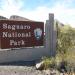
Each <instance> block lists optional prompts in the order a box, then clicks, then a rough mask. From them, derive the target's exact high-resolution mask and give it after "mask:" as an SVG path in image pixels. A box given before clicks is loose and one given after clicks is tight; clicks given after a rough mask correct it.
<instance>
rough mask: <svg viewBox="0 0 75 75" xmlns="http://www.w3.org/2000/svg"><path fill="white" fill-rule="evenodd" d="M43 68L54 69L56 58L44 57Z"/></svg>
mask: <svg viewBox="0 0 75 75" xmlns="http://www.w3.org/2000/svg"><path fill="white" fill-rule="evenodd" d="M42 60H43V66H44V69H48V68H54V66H55V58H54V57H43V59H42Z"/></svg>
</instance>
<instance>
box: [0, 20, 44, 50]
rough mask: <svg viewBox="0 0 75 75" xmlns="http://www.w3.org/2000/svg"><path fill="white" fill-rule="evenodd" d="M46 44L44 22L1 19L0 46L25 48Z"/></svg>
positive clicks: (2, 47) (4, 47) (3, 47)
mask: <svg viewBox="0 0 75 75" xmlns="http://www.w3.org/2000/svg"><path fill="white" fill-rule="evenodd" d="M43 45H44V23H43V22H34V21H13V20H0V48H1V49H8V48H23V47H34V46H43Z"/></svg>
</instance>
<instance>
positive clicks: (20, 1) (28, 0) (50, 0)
mask: <svg viewBox="0 0 75 75" xmlns="http://www.w3.org/2000/svg"><path fill="white" fill-rule="evenodd" d="M49 13H54V18H55V19H57V20H58V21H60V22H61V23H63V24H69V25H70V26H72V27H74V28H75V0H0V15H1V16H5V17H7V18H9V17H10V16H11V15H18V16H22V17H25V18H28V19H31V20H35V21H43V22H45V21H46V20H47V19H48V18H49Z"/></svg>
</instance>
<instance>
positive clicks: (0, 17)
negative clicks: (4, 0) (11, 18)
mask: <svg viewBox="0 0 75 75" xmlns="http://www.w3.org/2000/svg"><path fill="white" fill-rule="evenodd" d="M0 20H8V18H6V17H4V16H0Z"/></svg>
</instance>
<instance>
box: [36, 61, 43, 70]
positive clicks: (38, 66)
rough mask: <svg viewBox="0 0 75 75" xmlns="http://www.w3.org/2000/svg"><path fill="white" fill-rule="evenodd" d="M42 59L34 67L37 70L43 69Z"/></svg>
mask: <svg viewBox="0 0 75 75" xmlns="http://www.w3.org/2000/svg"><path fill="white" fill-rule="evenodd" d="M43 63H44V62H43V61H42V62H39V63H36V65H35V67H36V69H37V70H42V69H43Z"/></svg>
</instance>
